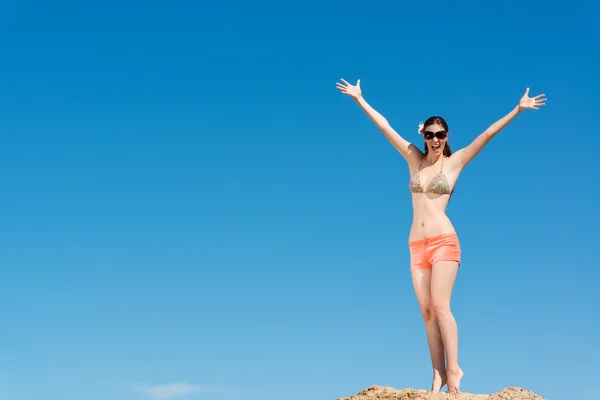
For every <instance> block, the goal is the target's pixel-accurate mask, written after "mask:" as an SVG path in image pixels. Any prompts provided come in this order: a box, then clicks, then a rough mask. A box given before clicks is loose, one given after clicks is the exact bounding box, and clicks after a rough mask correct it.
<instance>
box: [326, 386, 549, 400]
mask: <svg viewBox="0 0 600 400" xmlns="http://www.w3.org/2000/svg"><path fill="white" fill-rule="evenodd" d="M444 390H445V388H444ZM449 399H454V400H544V398H543V397H541V396H538V395H537V394H535V393H533V392H530V391H529V390H526V389H523V388H519V387H508V388H505V389H503V390H501V391H499V392H497V393H493V394H473V393H460V394H459V395H457V396H450V395H449V394H447V393H445V392H440V393H431V392H428V391H426V390H418V389H402V390H398V389H394V388H392V387H389V386H377V385H376V386H371V387H370V388H367V389H365V390H363V391H362V392H360V393H358V394H356V395H354V396H350V397H344V398H338V399H335V400H449Z"/></svg>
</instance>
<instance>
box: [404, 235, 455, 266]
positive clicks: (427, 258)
mask: <svg viewBox="0 0 600 400" xmlns="http://www.w3.org/2000/svg"><path fill="white" fill-rule="evenodd" d="M408 248H409V250H410V269H418V268H431V267H432V266H433V263H434V262H436V261H457V262H458V265H460V242H459V241H458V236H457V235H456V233H445V234H442V235H437V236H433V237H429V238H424V239H421V240H415V241H410V242H408Z"/></svg>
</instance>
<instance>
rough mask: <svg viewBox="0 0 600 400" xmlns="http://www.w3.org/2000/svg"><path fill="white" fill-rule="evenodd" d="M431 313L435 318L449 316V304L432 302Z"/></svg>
mask: <svg viewBox="0 0 600 400" xmlns="http://www.w3.org/2000/svg"><path fill="white" fill-rule="evenodd" d="M431 312H432V313H433V315H434V316H435V317H443V316H445V315H449V314H451V311H450V302H447V301H436V300H434V301H432V303H431Z"/></svg>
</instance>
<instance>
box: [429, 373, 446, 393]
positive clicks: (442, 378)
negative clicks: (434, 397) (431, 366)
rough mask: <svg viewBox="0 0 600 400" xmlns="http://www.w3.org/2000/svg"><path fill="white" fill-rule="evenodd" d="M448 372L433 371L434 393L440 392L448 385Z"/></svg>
mask: <svg viewBox="0 0 600 400" xmlns="http://www.w3.org/2000/svg"><path fill="white" fill-rule="evenodd" d="M446 381H447V379H446V372H445V371H444V372H438V371H436V370H433V382H432V383H431V391H432V392H434V393H437V392H439V391H440V390H441V389H442V388H443V387H444V385H445V384H446Z"/></svg>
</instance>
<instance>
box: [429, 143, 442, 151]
mask: <svg viewBox="0 0 600 400" xmlns="http://www.w3.org/2000/svg"><path fill="white" fill-rule="evenodd" d="M439 149H440V145H439V143H438V144H432V145H431V150H433V151H438V150H439Z"/></svg>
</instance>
